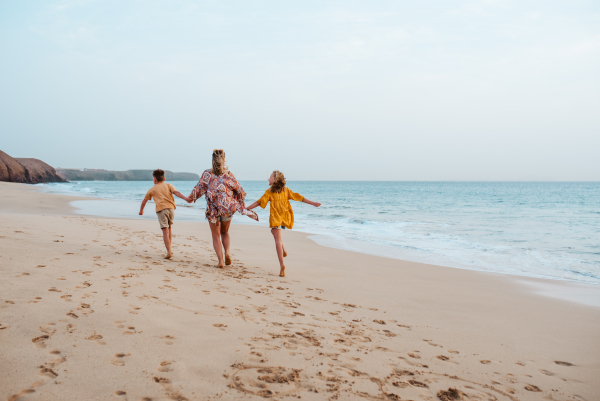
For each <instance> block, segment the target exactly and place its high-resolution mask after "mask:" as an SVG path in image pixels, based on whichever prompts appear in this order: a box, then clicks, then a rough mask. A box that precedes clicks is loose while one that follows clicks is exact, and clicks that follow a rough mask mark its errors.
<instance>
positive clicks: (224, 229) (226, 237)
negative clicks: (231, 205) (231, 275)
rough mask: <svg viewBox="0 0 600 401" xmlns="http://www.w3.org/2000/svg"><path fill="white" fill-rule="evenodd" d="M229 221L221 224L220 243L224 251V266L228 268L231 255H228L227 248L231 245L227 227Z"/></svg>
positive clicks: (229, 223)
mask: <svg viewBox="0 0 600 401" xmlns="http://www.w3.org/2000/svg"><path fill="white" fill-rule="evenodd" d="M230 225H231V220H229V221H222V222H221V242H222V243H223V248H224V249H225V264H226V265H227V266H229V265H230V264H231V255H230V253H229V246H230V245H231V237H229V226H230Z"/></svg>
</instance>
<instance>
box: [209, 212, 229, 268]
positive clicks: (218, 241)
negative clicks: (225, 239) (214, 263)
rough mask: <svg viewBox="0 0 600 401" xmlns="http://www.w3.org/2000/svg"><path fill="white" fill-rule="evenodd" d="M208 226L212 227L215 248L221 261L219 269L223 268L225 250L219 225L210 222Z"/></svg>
mask: <svg viewBox="0 0 600 401" xmlns="http://www.w3.org/2000/svg"><path fill="white" fill-rule="evenodd" d="M208 225H209V226H210V233H211V234H212V239H213V247H214V248H215V252H216V254H217V259H219V265H218V267H223V266H225V265H224V264H223V248H222V245H221V232H220V230H219V224H213V223H211V222H208Z"/></svg>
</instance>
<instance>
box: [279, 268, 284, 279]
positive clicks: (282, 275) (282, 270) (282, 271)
mask: <svg viewBox="0 0 600 401" xmlns="http://www.w3.org/2000/svg"><path fill="white" fill-rule="evenodd" d="M279 277H285V266H281V268H280V270H279Z"/></svg>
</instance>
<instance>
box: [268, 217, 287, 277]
mask: <svg viewBox="0 0 600 401" xmlns="http://www.w3.org/2000/svg"><path fill="white" fill-rule="evenodd" d="M271 234H273V238H275V249H276V250H277V258H279V276H280V277H285V265H284V264H283V240H282V239H281V230H278V229H276V228H272V229H271Z"/></svg>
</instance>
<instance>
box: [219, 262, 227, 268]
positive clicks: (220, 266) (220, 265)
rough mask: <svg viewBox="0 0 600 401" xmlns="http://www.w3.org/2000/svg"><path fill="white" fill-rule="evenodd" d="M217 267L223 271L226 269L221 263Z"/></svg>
mask: <svg viewBox="0 0 600 401" xmlns="http://www.w3.org/2000/svg"><path fill="white" fill-rule="evenodd" d="M217 267H218V268H219V269H222V268H224V267H225V265H224V264H223V262H221V263H219V264H218V265H217Z"/></svg>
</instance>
